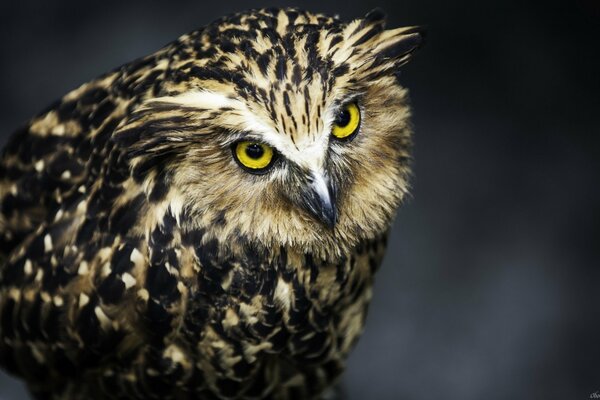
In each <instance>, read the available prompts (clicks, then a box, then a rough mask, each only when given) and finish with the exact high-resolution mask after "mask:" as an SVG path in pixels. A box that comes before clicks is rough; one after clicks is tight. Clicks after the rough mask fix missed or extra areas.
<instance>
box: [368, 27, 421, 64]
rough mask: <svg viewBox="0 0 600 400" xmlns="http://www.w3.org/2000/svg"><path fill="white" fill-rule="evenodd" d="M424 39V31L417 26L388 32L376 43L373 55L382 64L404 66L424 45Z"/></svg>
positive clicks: (381, 35) (383, 33)
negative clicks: (386, 62) (388, 63)
mask: <svg viewBox="0 0 600 400" xmlns="http://www.w3.org/2000/svg"><path fill="white" fill-rule="evenodd" d="M424 37H425V34H424V29H423V28H421V27H417V26H411V27H405V28H397V29H391V30H387V31H384V32H382V33H381V34H380V35H379V37H378V38H377V41H376V43H374V47H373V54H374V55H375V57H377V59H379V61H380V62H385V61H388V62H389V61H392V62H393V63H395V64H396V65H397V66H398V65H403V64H405V63H406V62H407V61H408V60H409V59H410V57H411V56H412V53H413V52H414V51H416V50H417V49H419V48H420V47H421V46H422V45H423V40H424Z"/></svg>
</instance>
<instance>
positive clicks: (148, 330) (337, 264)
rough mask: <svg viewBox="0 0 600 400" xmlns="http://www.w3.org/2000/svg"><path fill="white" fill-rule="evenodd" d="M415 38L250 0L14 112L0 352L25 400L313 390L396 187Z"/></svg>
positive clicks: (372, 266)
mask: <svg viewBox="0 0 600 400" xmlns="http://www.w3.org/2000/svg"><path fill="white" fill-rule="evenodd" d="M420 41H421V35H420V33H419V32H418V30H417V29H416V28H398V29H392V30H385V29H384V17H383V15H382V13H381V12H379V11H373V12H371V13H369V14H367V15H366V16H365V17H364V18H362V19H357V20H354V21H351V22H348V23H345V22H342V21H340V20H338V19H337V18H332V17H328V16H325V15H321V14H312V13H308V12H304V11H301V10H297V9H268V10H254V11H250V12H247V13H241V14H236V15H233V16H229V17H225V18H222V19H220V20H217V21H215V22H214V23H212V24H210V25H208V26H206V27H204V28H202V29H199V30H198V31H195V32H192V33H189V34H186V35H184V36H182V37H181V38H179V39H178V40H177V41H175V42H173V43H172V44H169V45H167V46H166V47H164V48H163V49H161V50H159V51H158V52H156V53H154V54H152V55H150V56H148V57H144V58H142V59H139V60H136V61H134V62H131V63H129V64H126V65H124V66H122V67H120V68H118V69H116V70H114V71H112V72H110V73H107V74H105V75H103V76H101V77H99V78H97V79H95V80H92V81H90V82H88V83H86V84H84V85H82V86H81V87H79V88H78V89H75V90H74V91H72V92H70V93H69V94H67V95H66V96H64V97H63V98H62V99H60V100H59V101H58V102H56V103H55V104H53V105H51V106H50V107H49V108H48V109H46V110H45V111H43V112H42V113H40V114H39V115H38V116H37V117H35V118H33V119H32V120H31V121H30V122H29V123H28V124H27V125H26V126H25V127H23V128H22V129H20V130H19V131H17V132H16V133H15V134H14V135H13V136H12V138H11V139H10V141H9V143H8V144H7V146H6V147H5V149H4V152H3V153H2V157H1V160H0V205H1V210H0V252H1V254H2V258H3V265H2V266H1V267H0V364H1V365H2V366H3V367H4V368H6V369H7V370H8V371H10V372H12V373H14V374H16V375H19V376H21V377H23V379H25V381H26V382H27V384H28V386H29V388H30V389H31V391H32V393H33V394H34V395H35V396H37V397H39V398H44V399H46V398H52V399H153V398H156V399H171V398H172V399H188V398H189V399H191V398H199V399H216V398H219V399H259V398H272V399H292V398H316V397H318V396H320V395H321V394H322V392H323V391H324V390H325V389H326V388H328V387H329V386H330V385H331V384H332V383H334V382H335V380H336V378H337V377H338V376H339V374H340V373H341V371H342V370H343V363H344V360H345V358H346V356H347V355H348V353H349V351H350V350H351V348H352V346H353V344H354V343H355V342H356V340H357V339H358V337H359V335H360V333H361V331H362V328H363V324H364V319H365V313H366V309H367V306H368V303H369V299H370V297H371V285H372V281H373V274H374V272H375V270H376V269H377V267H378V266H379V264H380V263H381V259H382V256H383V252H384V249H385V244H386V235H387V231H388V230H389V227H390V224H391V221H392V219H393V216H394V213H395V210H396V208H397V207H398V205H399V204H400V202H401V200H402V198H403V196H404V194H405V193H406V191H407V175H408V173H409V165H408V161H409V152H410V125H409V106H408V103H407V95H406V91H405V89H403V88H402V87H401V86H400V85H399V83H398V77H397V72H398V68H399V67H400V66H402V65H403V64H404V63H406V62H407V61H408V60H409V58H410V57H411V55H412V53H413V51H414V50H415V49H416V48H417V47H418V46H419V44H420ZM348 126H351V128H352V127H353V128H352V129H351V128H348ZM340 132H341V133H340ZM240 146H241V147H240ZM265 157H267V158H268V159H266V158H265ZM263 161H264V162H263Z"/></svg>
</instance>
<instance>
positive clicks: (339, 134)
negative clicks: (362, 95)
mask: <svg viewBox="0 0 600 400" xmlns="http://www.w3.org/2000/svg"><path fill="white" fill-rule="evenodd" d="M359 125H360V110H359V109H358V105H357V104H356V103H348V104H346V105H345V106H343V107H342V108H341V110H340V111H339V112H338V115H337V116H336V118H335V121H334V123H333V130H332V131H331V134H332V135H333V136H334V137H336V138H338V139H343V140H347V139H350V138H351V137H353V135H354V134H355V133H356V132H358V127H359Z"/></svg>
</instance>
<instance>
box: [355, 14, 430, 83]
mask: <svg viewBox="0 0 600 400" xmlns="http://www.w3.org/2000/svg"><path fill="white" fill-rule="evenodd" d="M346 29H347V34H346V35H347V43H349V45H350V46H351V47H352V48H353V49H354V51H353V52H352V55H351V56H350V58H355V57H356V58H355V60H352V61H356V62H357V63H358V62H360V61H361V60H362V67H361V68H360V69H362V70H367V69H368V70H370V71H369V72H370V73H375V75H379V74H384V73H386V72H388V71H392V70H393V71H396V70H397V69H398V67H400V66H402V65H404V64H406V63H407V62H408V61H409V60H410V58H411V57H412V54H413V53H414V52H415V50H417V49H418V48H420V47H421V46H422V45H423V39H424V36H425V35H424V29H423V28H422V27H418V26H411V27H403V28H396V29H388V30H385V13H384V12H383V11H382V10H381V9H374V10H372V11H370V12H369V13H367V15H365V17H364V18H362V19H359V20H356V21H354V22H352V23H350V24H348V26H347V27H346ZM366 56H367V57H366ZM349 61H351V60H349ZM365 72H366V71H365ZM372 76H373V75H372Z"/></svg>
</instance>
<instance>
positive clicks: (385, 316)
mask: <svg viewBox="0 0 600 400" xmlns="http://www.w3.org/2000/svg"><path fill="white" fill-rule="evenodd" d="M11 3H12V4H11ZM284 5H301V6H302V7H304V8H307V9H310V10H313V11H323V12H327V13H333V14H339V15H340V16H341V17H342V18H344V19H350V18H354V17H359V16H362V15H364V14H365V13H366V12H367V11H368V10H369V9H371V8H373V7H376V6H379V7H382V8H384V9H385V10H386V11H387V12H388V14H389V23H388V25H389V26H392V27H394V26H401V25H415V24H419V25H426V26H427V27H428V31H429V35H428V43H427V45H426V46H425V47H424V48H423V49H422V50H421V51H420V52H419V53H418V54H417V55H416V57H415V59H414V60H413V61H412V62H411V64H409V65H407V66H406V67H405V68H404V73H403V75H402V77H401V79H402V81H403V83H404V84H405V86H407V87H408V88H410V90H411V95H412V103H413V106H414V125H415V127H416V137H415V138H416V148H415V163H414V170H415V176H414V178H413V180H412V186H413V190H412V198H411V199H409V200H408V201H407V203H406V204H405V205H404V206H403V208H402V209H401V211H400V212H399V214H398V217H397V220H396V223H395V225H394V229H393V232H392V237H391V242H390V249H389V251H388V254H387V258H386V260H385V264H384V265H383V267H382V269H381V271H380V273H379V276H378V281H377V285H376V288H375V297H374V300H373V304H372V308H371V312H370V315H369V318H368V323H367V328H366V332H365V335H364V336H363V338H362V340H361V341H360V342H359V344H358V346H357V348H356V351H355V352H354V353H353V355H352V356H351V358H350V360H349V366H348V371H347V373H346V374H345V376H344V378H343V390H344V393H345V396H344V398H347V399H382V400H385V399H444V400H452V399H460V400H468V399H488V400H489V399H542V398H544V399H565V398H568V399H587V398H590V395H591V394H592V393H593V392H595V391H600V343H599V339H600V257H599V256H600V181H599V179H598V178H599V177H600V174H599V172H600V127H599V125H600V118H599V115H600V62H599V60H600V54H599V53H600V46H599V44H598V42H599V40H600V2H599V1H598V0H570V1H563V2H552V1H544V2H537V3H535V2H527V1H522V0H519V1H517V0H505V1H495V2H483V1H480V0H454V1H433V0H419V1H416V0H413V1H408V0H407V1H403V2H398V1H391V0H379V1H370V0H362V1H357V0H346V1H343V2H340V1H335V2H334V1H326V0H319V1H302V2H296V3H291V2H287V1H274V0H265V1H241V0H238V1H232V0H228V1H211V2H203V1H199V0H194V1H166V0H165V1H149V0H137V1H127V0H104V1H85V2H83V1H77V0H69V1H58V0H56V1H44V0H38V1H32V0H21V1H19V2H16V1H14V2H13V1H4V0H3V1H2V3H1V4H0V138H1V139H0V141H1V142H2V143H4V142H5V141H6V139H7V136H8V135H9V134H10V133H11V132H12V131H14V130H15V129H16V128H17V127H18V126H19V125H20V124H22V123H23V122H24V121H26V120H27V119H28V118H29V117H31V116H32V115H33V114H35V113H37V112H38V111H40V110H41V109H42V108H44V107H45V106H46V105H47V104H49V103H50V102H51V101H52V100H54V99H56V98H58V97H59V96H61V95H63V94H65V93H66V92H67V91H68V90H70V89H72V88H75V87H76V86H78V85H79V84H80V83H83V82H84V81H87V80H89V79H91V78H93V77H95V76H97V75H99V74H100V73H103V72H105V71H107V70H109V69H112V68H113V67H115V66H117V65H120V64H122V63H125V62H127V61H130V60H132V59H133V58H136V57H138V56H143V55H146V54H148V53H150V52H152V51H154V50H156V49H158V48H159V47H161V46H162V45H163V44H166V43H167V42H169V41H171V40H173V39H175V38H176V37H178V36H179V35H181V34H183V33H185V32H187V31H189V30H192V29H195V28H197V27H200V26H202V25H204V24H206V23H208V22H210V21H211V20H213V19H215V18H217V17H219V16H221V15H223V14H226V13H231V12H234V11H239V10H243V9H246V8H252V7H262V6H284ZM26 398H28V397H27V393H26V391H25V390H24V389H23V387H22V385H21V384H20V383H19V382H18V381H16V380H14V379H13V378H10V377H8V376H6V375H4V374H2V373H0V399H1V400H9V399H26Z"/></svg>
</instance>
